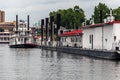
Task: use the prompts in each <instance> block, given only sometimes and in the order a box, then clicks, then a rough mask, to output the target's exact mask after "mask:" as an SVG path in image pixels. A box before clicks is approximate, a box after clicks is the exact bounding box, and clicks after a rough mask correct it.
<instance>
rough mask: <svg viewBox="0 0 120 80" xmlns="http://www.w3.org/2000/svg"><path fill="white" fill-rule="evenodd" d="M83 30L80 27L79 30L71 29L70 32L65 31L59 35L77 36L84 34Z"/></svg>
mask: <svg viewBox="0 0 120 80" xmlns="http://www.w3.org/2000/svg"><path fill="white" fill-rule="evenodd" d="M82 32H83V31H82V30H81V29H78V30H73V31H70V32H64V33H63V34H60V35H58V36H60V37H64V36H75V35H76V36H77V35H81V34H82Z"/></svg>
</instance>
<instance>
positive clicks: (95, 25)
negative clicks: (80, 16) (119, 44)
mask: <svg viewBox="0 0 120 80" xmlns="http://www.w3.org/2000/svg"><path fill="white" fill-rule="evenodd" d="M114 23H120V21H112V22H107V23H99V24H93V25H87V26H83V28H94V27H101V26H104V25H112V24H114Z"/></svg>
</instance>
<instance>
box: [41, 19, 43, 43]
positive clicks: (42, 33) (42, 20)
mask: <svg viewBox="0 0 120 80" xmlns="http://www.w3.org/2000/svg"><path fill="white" fill-rule="evenodd" d="M43 26H44V19H42V20H41V41H43Z"/></svg>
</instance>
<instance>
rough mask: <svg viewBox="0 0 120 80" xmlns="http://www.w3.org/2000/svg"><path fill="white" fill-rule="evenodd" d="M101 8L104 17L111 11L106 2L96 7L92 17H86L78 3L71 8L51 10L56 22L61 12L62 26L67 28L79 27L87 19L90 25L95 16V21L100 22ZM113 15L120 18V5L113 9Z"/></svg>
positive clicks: (117, 18)
mask: <svg viewBox="0 0 120 80" xmlns="http://www.w3.org/2000/svg"><path fill="white" fill-rule="evenodd" d="M100 10H102V15H103V16H102V19H105V18H106V17H107V16H108V15H107V14H109V13H110V8H108V6H107V5H106V4H104V3H99V4H98V5H97V6H95V7H94V13H93V15H91V18H90V19H86V18H85V12H84V10H83V9H82V8H80V7H79V6H78V5H75V6H74V7H73V8H69V9H59V10H57V11H53V12H50V13H49V15H50V16H54V20H55V23H56V15H57V14H61V26H63V27H65V28H67V29H78V28H80V27H81V26H82V23H83V22H84V21H85V20H86V24H87V25H89V24H90V23H89V22H90V20H91V19H92V18H94V22H95V23H100ZM113 15H114V16H115V19H116V20H120V7H118V8H116V9H113Z"/></svg>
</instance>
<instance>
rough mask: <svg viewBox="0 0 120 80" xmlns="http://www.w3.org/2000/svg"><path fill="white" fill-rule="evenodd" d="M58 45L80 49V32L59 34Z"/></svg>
mask: <svg viewBox="0 0 120 80" xmlns="http://www.w3.org/2000/svg"><path fill="white" fill-rule="evenodd" d="M59 37H60V45H61V46H67V47H82V30H81V29H79V30H72V31H69V32H64V33H62V34H59Z"/></svg>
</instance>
